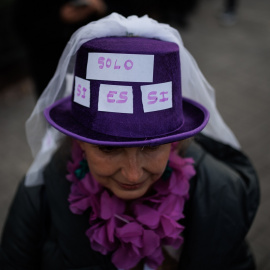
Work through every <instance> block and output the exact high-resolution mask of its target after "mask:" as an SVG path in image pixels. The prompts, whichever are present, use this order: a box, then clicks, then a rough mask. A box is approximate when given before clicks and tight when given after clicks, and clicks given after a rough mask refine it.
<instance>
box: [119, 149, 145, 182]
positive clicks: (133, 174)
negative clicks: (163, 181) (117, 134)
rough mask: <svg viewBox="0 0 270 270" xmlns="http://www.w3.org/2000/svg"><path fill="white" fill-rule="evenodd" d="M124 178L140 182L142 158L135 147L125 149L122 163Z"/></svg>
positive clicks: (128, 180)
mask: <svg viewBox="0 0 270 270" xmlns="http://www.w3.org/2000/svg"><path fill="white" fill-rule="evenodd" d="M121 172H122V175H123V176H124V178H125V179H124V180H125V181H127V182H129V183H131V184H135V183H140V181H142V176H143V167H142V160H141V156H140V153H139V151H138V150H137V148H128V149H126V155H125V158H124V161H123V165H122V170H121Z"/></svg>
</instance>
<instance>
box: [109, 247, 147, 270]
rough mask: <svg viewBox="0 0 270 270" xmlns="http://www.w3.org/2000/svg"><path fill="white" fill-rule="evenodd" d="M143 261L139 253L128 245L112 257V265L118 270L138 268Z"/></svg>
mask: <svg viewBox="0 0 270 270" xmlns="http://www.w3.org/2000/svg"><path fill="white" fill-rule="evenodd" d="M141 259H142V257H141V256H140V255H138V251H137V252H136V250H135V249H133V248H131V247H129V246H127V245H121V246H120V247H119V248H118V249H117V250H116V251H115V252H114V253H113V255H112V263H113V264H114V265H115V266H116V267H117V268H120V269H126V270H128V269H130V268H132V267H134V266H136V265H137V264H138V263H139V262H140V260H141Z"/></svg>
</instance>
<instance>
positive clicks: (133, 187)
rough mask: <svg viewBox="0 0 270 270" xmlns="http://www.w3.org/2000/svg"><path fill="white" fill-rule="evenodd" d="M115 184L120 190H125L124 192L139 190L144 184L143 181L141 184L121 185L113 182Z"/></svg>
mask: <svg viewBox="0 0 270 270" xmlns="http://www.w3.org/2000/svg"><path fill="white" fill-rule="evenodd" d="M115 182H116V183H117V184H118V185H119V186H120V187H121V188H122V189H125V190H136V189H139V188H140V187H142V186H143V184H144V183H145V181H143V182H141V183H138V184H123V183H120V182H118V181H116V180H115Z"/></svg>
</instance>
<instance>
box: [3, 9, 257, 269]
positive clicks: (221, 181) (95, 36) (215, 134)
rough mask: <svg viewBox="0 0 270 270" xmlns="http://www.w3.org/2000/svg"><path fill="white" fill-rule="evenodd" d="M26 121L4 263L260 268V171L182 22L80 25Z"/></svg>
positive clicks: (109, 20) (116, 20)
mask: <svg viewBox="0 0 270 270" xmlns="http://www.w3.org/2000/svg"><path fill="white" fill-rule="evenodd" d="M41 53H42V52H41ZM68 74H72V77H71V78H72V84H70V83H68V81H69V80H68V79H66V78H70V75H68ZM44 109H45V111H44V114H45V118H46V120H47V122H48V123H49V124H48V123H46V122H45V120H44V119H45V118H44V116H43V110H44ZM209 113H210V115H211V117H210V120H209ZM27 131H28V138H29V142H30V145H31V146H32V150H33V153H34V154H35V160H34V162H33V165H32V167H31V168H30V169H29V171H28V173H27V175H26V177H25V179H24V180H23V181H22V183H21V184H20V186H19V189H18V191H17V194H16V197H15V199H14V202H13V204H12V206H11V209H10V213H9V216H8V218H7V221H6V225H5V229H4V232H3V237H2V243H1V253H0V255H1V257H0V266H1V269H27V270H29V269H34V270H37V269H48V270H52V269H57V270H59V269H77V270H79V269H80V270H86V269H89V270H90V269H125V270H128V269H181V270H182V269H183V270H187V269H198V270H201V269H207V270H211V269H213V270H217V269H239V270H240V269H255V266H254V261H253V257H252V255H251V253H250V251H249V248H248V245H247V244H246V242H245V236H246V234H247V232H248V230H249V227H250V226H251V223H252V220H253V218H254V215H255V213H256V210H257V206H258V197H259V191H258V181H257V178H256V173H255V171H254V169H253V167H252V165H251V164H250V162H249V160H248V158H247V157H246V156H245V155H244V154H243V153H242V152H241V151H240V150H239V145H238V142H237V140H236V139H235V137H234V135H233V134H232V132H231V131H230V130H229V129H228V127H227V126H226V124H225V123H224V122H223V121H222V118H221V116H220V115H219V113H218V111H217V109H216V107H215V103H214V93H213V89H212V88H211V86H210V85H209V84H208V83H207V81H206V80H205V78H204V77H203V75H202V74H201V72H200V70H199V68H198V67H197V65H196V63H195V61H194V60H193V58H192V57H191V55H190V54H189V53H188V51H187V50H186V49H185V47H184V46H183V44H182V41H181V38H180V36H179V34H178V32H177V31H176V30H174V29H173V28H171V27H169V26H168V25H164V24H159V23H157V22H156V21H153V20H151V19H149V18H148V17H146V16H145V17H142V18H138V17H135V16H132V17H129V18H124V17H122V16H120V15H118V14H112V15H110V16H108V17H106V18H104V19H102V20H99V21H97V22H94V23H91V24H89V25H86V26H85V27H83V28H81V29H79V30H78V31H77V32H76V33H75V34H74V35H73V37H72V38H71V40H70V42H69V43H68V45H67V47H66V49H65V51H64V53H63V55H62V58H61V59H60V62H59V65H58V68H57V70H56V73H55V75H54V77H53V78H52V80H51V82H50V84H49V85H48V87H47V88H46V90H45V92H44V93H43V95H42V96H41V98H40V99H39V101H38V103H37V106H36V108H35V110H34V112H33V114H32V116H31V118H30V120H29V121H28V123H27ZM59 131H60V132H59Z"/></svg>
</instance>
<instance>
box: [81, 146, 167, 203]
mask: <svg viewBox="0 0 270 270" xmlns="http://www.w3.org/2000/svg"><path fill="white" fill-rule="evenodd" d="M79 144H80V146H81V148H82V150H83V151H84V152H85V155H86V159H87V163H88V165H89V169H90V171H91V174H92V175H93V177H94V178H95V179H96V180H97V181H98V182H99V183H100V184H101V185H102V186H104V187H106V188H107V189H109V190H111V191H112V192H113V193H114V194H115V195H116V196H117V197H119V198H121V199H124V200H131V199H137V198H140V197H142V196H143V195H144V194H145V193H146V192H147V191H148V189H149V188H150V186H151V185H152V184H153V183H155V182H156V181H157V180H158V179H159V178H160V177H161V175H162V174H163V172H164V170H165V167H166V164H167V161H168V158H169V153H170V149H171V144H164V145H160V146H155V147H131V148H124V147H123V148H122V147H111V146H99V145H93V144H89V143H85V142H81V141H79Z"/></svg>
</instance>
